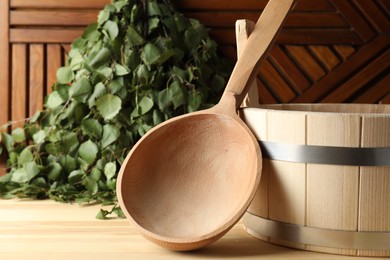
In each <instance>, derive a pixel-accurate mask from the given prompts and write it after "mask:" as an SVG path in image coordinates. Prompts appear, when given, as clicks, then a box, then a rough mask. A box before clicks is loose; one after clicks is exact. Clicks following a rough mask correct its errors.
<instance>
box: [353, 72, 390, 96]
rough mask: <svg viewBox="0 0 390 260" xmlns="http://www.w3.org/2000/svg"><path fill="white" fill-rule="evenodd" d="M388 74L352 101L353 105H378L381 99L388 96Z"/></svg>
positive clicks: (389, 76) (389, 90) (389, 85)
mask: <svg viewBox="0 0 390 260" xmlns="http://www.w3.org/2000/svg"><path fill="white" fill-rule="evenodd" d="M389 82H390V74H387V76H385V77H384V78H382V79H381V80H380V81H379V82H377V83H375V84H374V85H373V86H372V87H370V88H369V89H368V90H367V91H365V92H364V93H363V94H361V95H360V96H359V97H358V98H356V99H355V100H353V102H354V103H378V102H379V101H381V98H383V97H384V96H386V94H387V93H389V94H390V84H389Z"/></svg>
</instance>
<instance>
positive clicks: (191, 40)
mask: <svg viewBox="0 0 390 260" xmlns="http://www.w3.org/2000/svg"><path fill="white" fill-rule="evenodd" d="M201 41H202V37H201V35H200V34H199V32H198V31H197V30H196V29H195V28H193V27H190V28H188V29H187V30H186V31H185V33H184V43H185V45H186V47H187V49H188V50H194V49H196V48H197V47H198V46H199V45H200V43H201Z"/></svg>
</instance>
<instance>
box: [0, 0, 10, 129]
mask: <svg viewBox="0 0 390 260" xmlns="http://www.w3.org/2000/svg"><path fill="white" fill-rule="evenodd" d="M8 10H9V2H8V1H0V68H1V73H0V84H1V85H0V111H1V112H0V125H3V124H4V123H6V122H7V121H8V120H9V118H8V113H9V110H8V108H9V73H10V71H9V69H10V68H9V34H8V32H9V29H8V26H9V25H8V23H9V13H8Z"/></svg>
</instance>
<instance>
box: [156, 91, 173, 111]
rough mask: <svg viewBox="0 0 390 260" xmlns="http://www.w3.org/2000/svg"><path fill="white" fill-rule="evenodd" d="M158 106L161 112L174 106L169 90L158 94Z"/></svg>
mask: <svg viewBox="0 0 390 260" xmlns="http://www.w3.org/2000/svg"><path fill="white" fill-rule="evenodd" d="M157 104H158V107H159V108H160V110H161V111H166V110H167V109H168V107H169V106H170V105H171V104H172V98H171V96H170V93H169V91H168V90H167V89H163V90H162V91H160V92H158V95H157Z"/></svg>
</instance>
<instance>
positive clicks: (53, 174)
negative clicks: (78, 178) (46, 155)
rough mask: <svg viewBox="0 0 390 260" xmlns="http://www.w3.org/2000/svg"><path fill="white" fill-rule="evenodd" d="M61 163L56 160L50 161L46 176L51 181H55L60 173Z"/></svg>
mask: <svg viewBox="0 0 390 260" xmlns="http://www.w3.org/2000/svg"><path fill="white" fill-rule="evenodd" d="M61 170H62V167H61V164H59V163H57V162H52V163H50V164H49V171H48V172H47V177H48V178H49V180H51V181H57V180H58V179H59V177H60V175H61Z"/></svg>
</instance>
